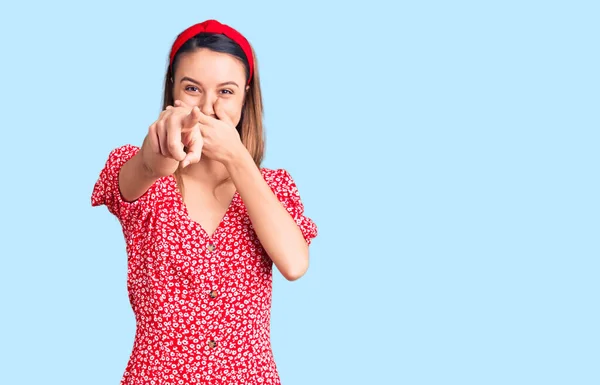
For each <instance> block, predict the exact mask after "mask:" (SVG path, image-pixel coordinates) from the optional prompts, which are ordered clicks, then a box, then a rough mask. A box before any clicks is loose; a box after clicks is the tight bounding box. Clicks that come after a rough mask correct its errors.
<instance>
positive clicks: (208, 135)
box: [174, 100, 247, 165]
mask: <svg viewBox="0 0 600 385" xmlns="http://www.w3.org/2000/svg"><path fill="white" fill-rule="evenodd" d="M174 105H175V106H176V107H177V106H185V105H186V104H185V103H183V102H182V101H180V100H176V101H175V104H174ZM213 108H214V111H215V114H216V115H217V117H216V118H213V117H212V116H208V115H205V114H203V113H202V112H200V119H199V120H198V121H199V123H200V132H201V134H202V140H203V142H204V144H203V146H202V155H205V156H207V157H209V158H211V159H213V160H216V161H218V162H221V163H223V164H225V165H227V164H228V163H229V162H231V161H232V160H233V159H235V158H236V157H237V156H238V155H239V154H240V152H241V151H247V150H246V147H245V146H244V144H243V143H242V141H241V139H240V134H239V133H238V131H237V129H236V128H235V125H234V124H233V122H232V121H231V119H230V118H229V116H227V114H226V113H225V111H223V108H221V107H220V105H219V101H217V102H216V103H215V105H214V107H213Z"/></svg>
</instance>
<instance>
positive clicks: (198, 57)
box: [175, 48, 246, 83]
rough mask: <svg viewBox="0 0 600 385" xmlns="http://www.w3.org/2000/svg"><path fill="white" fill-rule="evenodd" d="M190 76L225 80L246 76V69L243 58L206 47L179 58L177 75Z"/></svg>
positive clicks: (199, 79) (242, 80)
mask: <svg viewBox="0 0 600 385" xmlns="http://www.w3.org/2000/svg"><path fill="white" fill-rule="evenodd" d="M183 76H189V77H191V78H193V79H196V80H198V81H201V82H217V83H219V82H223V81H230V80H237V81H239V82H241V83H243V82H244V80H245V78H246V70H245V69H244V65H243V64H242V62H241V60H239V59H238V58H236V57H234V56H232V55H230V54H227V53H222V52H215V51H211V50H209V49H206V48H202V49H199V50H196V51H194V52H186V53H184V54H181V56H180V57H179V59H178V60H177V67H176V68H175V77H176V78H181V77H183Z"/></svg>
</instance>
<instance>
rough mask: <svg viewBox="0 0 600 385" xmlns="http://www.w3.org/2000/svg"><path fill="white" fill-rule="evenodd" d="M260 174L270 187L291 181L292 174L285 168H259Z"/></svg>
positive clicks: (277, 186)
mask: <svg viewBox="0 0 600 385" xmlns="http://www.w3.org/2000/svg"><path fill="white" fill-rule="evenodd" d="M260 171H261V173H262V176H263V178H264V180H265V182H267V184H268V185H269V186H271V188H281V187H286V186H289V185H290V183H293V179H292V176H291V175H290V173H289V172H288V170H286V169H285V168H267V167H263V168H261V169H260Z"/></svg>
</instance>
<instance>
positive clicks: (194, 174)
mask: <svg viewBox="0 0 600 385" xmlns="http://www.w3.org/2000/svg"><path fill="white" fill-rule="evenodd" d="M173 80H174V82H173V83H174V89H173V95H174V98H175V100H176V102H175V103H174V106H168V107H167V108H166V109H165V110H164V111H162V112H161V114H160V116H159V117H158V119H157V120H156V121H155V122H154V123H153V124H152V125H151V126H150V127H149V129H148V134H147V136H146V138H145V139H144V142H143V144H142V147H141V149H140V151H139V152H138V153H137V154H136V155H135V156H133V157H132V158H131V159H130V160H129V161H128V162H127V163H125V164H124V165H123V167H122V169H121V171H120V173H119V187H120V189H121V194H122V195H123V198H124V199H126V200H128V201H135V200H136V199H138V198H139V197H141V196H142V195H143V194H144V193H145V192H146V191H147V190H148V188H150V186H152V184H153V183H154V182H155V181H156V180H157V179H159V178H161V177H164V176H168V175H172V174H173V173H174V172H175V171H176V170H177V169H178V168H180V167H181V170H182V178H183V180H184V185H185V190H186V194H185V197H184V203H185V205H186V207H187V209H188V213H189V216H190V219H192V220H194V221H196V222H197V223H199V224H200V226H202V228H203V229H204V230H205V231H206V232H207V233H208V235H212V234H213V232H214V231H215V229H216V228H217V227H218V225H219V223H220V221H221V219H222V218H223V216H224V214H225V212H226V211H227V209H228V207H229V204H230V202H231V200H232V199H233V196H234V194H235V192H236V191H237V192H238V193H239V195H240V197H241V198H242V200H243V201H244V204H245V205H246V209H247V211H248V215H249V217H250V220H251V221H252V225H253V227H254V230H255V232H256V235H257V237H258V238H259V240H260V242H261V244H262V245H263V247H264V249H265V251H266V252H267V253H268V255H269V257H270V258H271V259H272V261H273V263H274V264H275V266H276V267H277V269H278V270H279V271H280V272H281V274H282V275H283V276H284V277H285V278H286V279H287V280H290V281H293V280H296V279H298V278H300V277H301V276H303V275H304V274H305V273H306V270H307V269H308V264H309V255H308V244H307V243H306V241H305V239H304V237H303V236H302V233H301V231H300V229H299V227H298V225H297V224H296V223H295V221H294V220H293V218H292V217H291V215H290V214H289V213H288V212H287V211H286V210H285V208H284V207H283V205H282V204H281V202H279V200H278V199H277V197H276V196H275V194H274V193H273V191H272V190H271V188H270V187H269V185H268V184H267V183H266V182H265V180H264V179H263V177H262V174H261V172H260V170H259V168H258V167H257V166H256V164H255V163H254V160H253V159H252V156H251V155H250V153H249V152H248V150H247V149H246V147H245V146H244V145H243V143H242V142H241V140H240V136H239V134H238V132H237V130H236V129H235V127H236V125H237V124H238V123H239V121H240V118H241V112H242V107H243V105H244V98H245V95H246V92H247V91H248V86H246V75H245V71H244V67H243V64H242V63H241V62H240V61H239V60H238V59H236V58H235V57H233V56H231V55H228V54H224V53H218V52H213V51H210V50H208V49H200V50H197V51H195V52H192V53H186V54H184V55H182V56H181V57H180V59H179V61H178V65H177V68H176V69H175V72H174V79H173Z"/></svg>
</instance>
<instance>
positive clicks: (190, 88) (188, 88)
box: [185, 86, 198, 92]
mask: <svg viewBox="0 0 600 385" xmlns="http://www.w3.org/2000/svg"><path fill="white" fill-rule="evenodd" d="M185 90H186V91H190V92H198V87H196V86H185Z"/></svg>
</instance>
